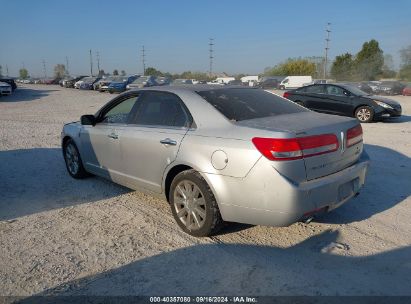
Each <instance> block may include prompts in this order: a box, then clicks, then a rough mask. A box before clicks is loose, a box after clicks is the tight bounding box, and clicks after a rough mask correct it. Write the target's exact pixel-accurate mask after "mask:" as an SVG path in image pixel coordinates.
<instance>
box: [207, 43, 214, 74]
mask: <svg viewBox="0 0 411 304" xmlns="http://www.w3.org/2000/svg"><path fill="white" fill-rule="evenodd" d="M209 40H210V42H209V43H208V45H209V46H210V49H209V50H208V51H209V59H210V70H209V76H210V77H212V75H213V59H214V56H213V52H214V50H213V45H214V43H213V41H214V38H209Z"/></svg>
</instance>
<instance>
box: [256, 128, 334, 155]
mask: <svg viewBox="0 0 411 304" xmlns="http://www.w3.org/2000/svg"><path fill="white" fill-rule="evenodd" d="M252 141H253V144H254V146H255V147H256V148H257V149H258V151H260V153H261V154H263V155H264V156H265V157H266V158H268V159H269V160H294V159H301V158H304V157H311V156H315V155H320V154H325V153H330V152H334V151H337V150H338V139H337V136H335V135H334V134H323V135H314V136H308V137H300V138H262V137H254V138H253V140H252Z"/></svg>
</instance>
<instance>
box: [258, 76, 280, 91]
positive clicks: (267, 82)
mask: <svg viewBox="0 0 411 304" xmlns="http://www.w3.org/2000/svg"><path fill="white" fill-rule="evenodd" d="M279 85H280V83H279V82H278V80H277V78H265V79H264V80H263V81H261V82H259V83H258V85H257V86H258V87H259V88H262V89H278V87H279Z"/></svg>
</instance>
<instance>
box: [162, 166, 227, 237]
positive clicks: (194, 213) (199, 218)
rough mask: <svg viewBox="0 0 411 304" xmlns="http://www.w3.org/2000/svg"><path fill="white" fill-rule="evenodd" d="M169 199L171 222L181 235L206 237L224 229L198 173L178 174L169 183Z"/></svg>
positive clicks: (216, 209)
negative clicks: (177, 226) (173, 222)
mask: <svg viewBox="0 0 411 304" xmlns="http://www.w3.org/2000/svg"><path fill="white" fill-rule="evenodd" d="M169 198H170V206H171V212H172V213H173V216H174V219H175V220H176V222H177V224H178V225H179V226H180V228H181V229H182V230H183V231H184V232H186V233H188V234H190V235H192V236H197V237H202V236H209V235H212V234H215V233H216V232H218V230H220V229H221V227H222V226H223V220H222V218H221V215H220V211H219V209H218V205H217V201H216V199H215V197H214V194H213V192H212V191H211V189H210V187H209V186H208V184H207V182H206V181H205V180H204V179H203V178H202V176H201V175H200V173H198V172H197V171H194V170H188V171H183V172H181V173H179V174H178V175H177V176H176V177H175V178H174V180H173V182H172V183H171V187H170V194H169Z"/></svg>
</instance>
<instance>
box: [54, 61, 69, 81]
mask: <svg viewBox="0 0 411 304" xmlns="http://www.w3.org/2000/svg"><path fill="white" fill-rule="evenodd" d="M65 75H66V66H65V65H64V64H61V63H59V64H56V65H55V66H54V77H55V78H63V77H64V76H65Z"/></svg>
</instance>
